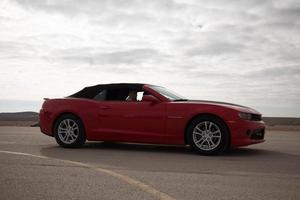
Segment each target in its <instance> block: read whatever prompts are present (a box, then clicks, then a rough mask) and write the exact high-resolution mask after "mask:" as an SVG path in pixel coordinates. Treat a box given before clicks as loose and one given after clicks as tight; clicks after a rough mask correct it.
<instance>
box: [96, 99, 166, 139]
mask: <svg viewBox="0 0 300 200" xmlns="http://www.w3.org/2000/svg"><path fill="white" fill-rule="evenodd" d="M98 119H99V123H98V124H99V127H98V134H99V138H101V139H102V140H111V141H131V142H149V143H163V141H164V139H165V137H164V136H165V123H166V105H165V103H164V102H156V103H153V102H146V101H102V102H100V103H99V107H98Z"/></svg>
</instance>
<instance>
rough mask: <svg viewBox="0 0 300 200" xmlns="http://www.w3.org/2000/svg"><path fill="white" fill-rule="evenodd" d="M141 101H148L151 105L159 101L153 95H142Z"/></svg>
mask: <svg viewBox="0 0 300 200" xmlns="http://www.w3.org/2000/svg"><path fill="white" fill-rule="evenodd" d="M142 101H148V102H152V103H158V102H159V99H158V98H156V97H155V96H153V95H144V96H143V98H142Z"/></svg>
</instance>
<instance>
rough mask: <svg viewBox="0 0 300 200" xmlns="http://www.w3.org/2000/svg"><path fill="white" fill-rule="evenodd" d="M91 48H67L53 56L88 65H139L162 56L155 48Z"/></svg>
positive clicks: (157, 59)
mask: <svg viewBox="0 0 300 200" xmlns="http://www.w3.org/2000/svg"><path fill="white" fill-rule="evenodd" d="M93 50H94V48H93V49H90V48H83V49H68V50H60V51H58V52H56V53H54V55H53V56H54V57H57V58H60V59H62V60H65V61H75V62H84V63H89V64H90V65H103V64H109V65H118V64H124V65H125V64H129V65H140V64H142V63H144V62H152V61H156V62H157V61H159V60H160V59H162V58H163V57H164V55H162V54H161V53H160V52H159V51H157V50H155V49H147V48H144V49H130V50H123V51H113V52H93Z"/></svg>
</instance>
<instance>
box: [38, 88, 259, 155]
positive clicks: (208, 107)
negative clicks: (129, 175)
mask: <svg viewBox="0 0 300 200" xmlns="http://www.w3.org/2000/svg"><path fill="white" fill-rule="evenodd" d="M40 128H41V131H42V132H43V133H45V134H46V135H49V136H53V137H55V139H56V141H57V143H58V144H59V145H61V146H62V147H80V146H82V145H83V144H84V143H85V141H86V140H89V141H119V142H138V143H153V144H176V145H190V146H191V147H192V148H193V149H194V150H195V151H197V152H199V153H200V154H204V155H212V154H218V153H222V152H224V151H226V150H227V149H229V148H232V147H239V146H246V145H250V144H255V143H261V142H264V134H265V124H264V122H263V121H262V116H261V114H260V113H259V112H257V111H255V110H253V109H251V108H248V107H244V106H240V105H235V104H230V103H222V102H213V101H197V100H188V99H185V98H183V97H181V96H180V95H178V94H176V93H174V92H172V91H170V90H168V89H166V88H164V87H160V86H155V85H149V84H129V83H122V84H104V85H95V86H91V87H86V88H84V89H82V90H81V91H79V92H77V93H75V94H73V95H71V96H69V97H66V98H58V99H45V102H44V103H43V106H42V108H41V110H40Z"/></svg>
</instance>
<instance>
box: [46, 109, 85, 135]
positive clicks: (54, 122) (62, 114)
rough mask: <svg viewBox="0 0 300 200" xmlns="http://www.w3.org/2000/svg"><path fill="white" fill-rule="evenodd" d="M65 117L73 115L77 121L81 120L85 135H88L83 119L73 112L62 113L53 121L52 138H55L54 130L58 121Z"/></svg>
mask: <svg viewBox="0 0 300 200" xmlns="http://www.w3.org/2000/svg"><path fill="white" fill-rule="evenodd" d="M64 115H73V116H74V117H76V118H77V119H79V120H80V122H81V124H82V126H83V130H84V134H86V129H85V125H84V123H83V120H82V119H81V117H79V116H78V115H77V114H75V113H73V112H62V113H59V114H58V115H57V116H56V117H55V118H54V120H53V123H52V127H51V128H52V136H54V129H55V124H56V122H57V120H58V119H59V118H60V117H62V116H64Z"/></svg>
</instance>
